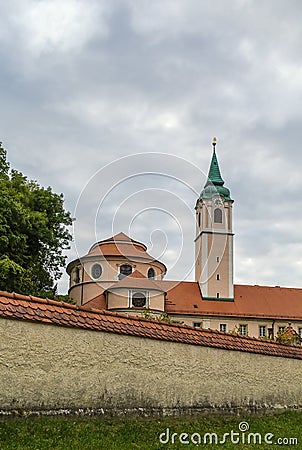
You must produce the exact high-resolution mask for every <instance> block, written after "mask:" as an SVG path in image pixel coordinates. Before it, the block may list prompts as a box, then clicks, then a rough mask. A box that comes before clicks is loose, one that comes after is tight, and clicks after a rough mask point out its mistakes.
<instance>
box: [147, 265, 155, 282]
mask: <svg viewBox="0 0 302 450" xmlns="http://www.w3.org/2000/svg"><path fill="white" fill-rule="evenodd" d="M154 277H155V272H154V269H153V268H152V267H150V269H149V270H148V278H150V279H151V280H154Z"/></svg>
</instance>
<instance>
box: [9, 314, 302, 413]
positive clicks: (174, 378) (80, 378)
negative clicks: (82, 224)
mask: <svg viewBox="0 0 302 450" xmlns="http://www.w3.org/2000/svg"><path fill="white" fill-rule="evenodd" d="M0 335H1V340H0V409H2V410H9V409H30V410H33V409H54V408H85V407H88V408H103V409H105V410H111V409H112V410H113V412H117V411H122V410H125V409H127V410H129V409H136V408H144V409H146V411H148V412H152V411H154V408H155V409H158V410H159V411H162V410H165V409H166V411H172V410H173V409H174V408H175V409H176V410H178V411H182V412H186V411H189V410H190V409H198V408H211V407H220V408H222V407H230V406H233V407H242V408H247V409H248V407H249V408H253V407H255V406H258V407H264V406H265V405H266V407H281V406H282V407H284V406H294V405H302V385H301V373H302V360H296V359H287V358H280V357H272V356H265V355H258V354H252V353H242V352H237V351H228V350H222V349H214V348H207V347H201V346H197V345H196V346H194V345H187V344H182V343H174V342H166V341H159V340H154V339H147V338H140V337H134V336H125V335H119V334H114V333H106V332H95V331H86V330H83V329H76V328H68V327H61V326H54V325H48V324H40V323H32V322H28V321H17V320H8V319H0ZM248 405H249V406H248ZM253 405H254V406H253Z"/></svg>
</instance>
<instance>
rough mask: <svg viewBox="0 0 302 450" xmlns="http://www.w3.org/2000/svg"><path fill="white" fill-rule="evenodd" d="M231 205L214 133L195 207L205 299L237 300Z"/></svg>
mask: <svg viewBox="0 0 302 450" xmlns="http://www.w3.org/2000/svg"><path fill="white" fill-rule="evenodd" d="M232 205H233V200H232V199H231V197H230V191H229V189H228V188H226V187H224V181H223V179H222V177H221V174H220V170H219V165H218V160H217V156H216V138H215V137H214V139H213V155H212V161H211V165H210V169H209V174H208V179H207V182H206V184H205V186H204V188H203V190H202V192H201V194H200V197H199V198H198V200H197V202H196V207H195V210H196V238H195V280H196V281H198V282H199V285H200V288H201V292H202V297H203V298H204V299H208V300H218V301H219V300H220V301H223V300H226V301H233V300H234V281H233V236H234V235H233V231H232Z"/></svg>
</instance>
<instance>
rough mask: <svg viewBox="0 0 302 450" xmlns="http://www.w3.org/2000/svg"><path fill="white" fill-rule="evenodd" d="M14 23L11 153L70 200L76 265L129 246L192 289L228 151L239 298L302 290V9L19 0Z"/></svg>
mask: <svg viewBox="0 0 302 450" xmlns="http://www.w3.org/2000/svg"><path fill="white" fill-rule="evenodd" d="M0 21H1V24H0V56H1V71H0V77H1V78H0V89H1V108H0V140H2V141H3V145H4V147H5V148H6V149H7V151H8V159H9V160H10V162H11V165H12V167H14V168H16V169H19V170H20V171H22V172H23V173H24V174H26V175H27V176H28V177H29V178H31V179H34V180H37V181H38V182H39V183H40V184H41V185H43V186H49V185H50V186H52V188H53V190H54V191H55V192H58V193H60V192H62V193H63V194H64V197H65V206H66V208H67V209H68V210H70V211H71V213H72V215H73V216H74V217H76V221H75V228H74V244H73V247H72V249H71V250H70V251H68V252H67V255H68V261H70V260H72V259H74V258H75V257H77V256H78V255H83V254H85V253H86V252H87V251H88V249H89V247H90V246H91V245H92V244H93V243H94V242H95V241H96V240H100V239H104V238H106V237H108V236H111V235H112V234H114V233H118V232H119V231H124V232H125V233H126V234H130V235H131V237H133V238H135V239H138V240H141V241H143V242H144V243H146V244H147V245H148V248H149V250H150V252H151V253H153V254H154V256H156V257H160V259H161V260H162V261H163V262H164V263H165V264H166V265H167V266H168V269H169V272H168V277H169V278H174V279H193V276H192V273H191V269H192V266H193V264H194V242H193V240H194V206H195V202H196V197H197V195H199V193H200V191H201V189H202V187H203V185H204V183H205V176H206V174H207V172H208V168H209V163H210V159H211V153H212V149H211V141H212V138H213V136H215V135H216V136H217V140H218V143H217V154H218V159H219V164H220V168H221V172H222V176H223V178H224V180H225V185H226V186H227V187H228V188H229V189H230V190H231V195H232V198H233V199H234V231H235V234H236V236H235V282H236V283H246V284H267V285H283V286H296V287H302V198H301V193H302V177H301V167H302V152H301V150H300V147H301V145H302V121H301V111H302V26H301V23H302V7H301V1H299V0H263V1H260V0H152V1H150V0H148V1H145V0H111V1H108V0H10V1H1V2H0ZM66 290H67V278H66V276H65V277H63V278H62V281H61V282H60V291H61V292H62V293H64V292H66Z"/></svg>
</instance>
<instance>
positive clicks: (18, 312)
mask: <svg viewBox="0 0 302 450" xmlns="http://www.w3.org/2000/svg"><path fill="white" fill-rule="evenodd" d="M45 306H46V309H45ZM0 317H3V318H9V319H11V318H13V319H18V320H28V321H31V322H33V321H36V322H42V323H47V324H54V325H60V326H69V327H76V328H85V329H91V330H98V331H100V330H103V331H107V332H113V333H119V334H125V335H128V336H142V337H146V338H152V339H160V340H165V341H172V342H182V343H188V344H194V345H200V346H205V347H214V348H221V349H227V350H234V351H242V352H251V353H259V354H265V355H273V356H282V357H286V358H296V359H302V348H301V347H297V346H288V345H283V344H278V343H276V342H274V341H272V342H271V341H261V340H259V339H255V338H250V337H246V336H238V335H232V334H228V333H225V332H219V331H213V330H196V329H194V328H191V327H188V326H184V325H179V324H170V323H165V322H157V321H149V320H147V319H144V318H139V317H134V316H133V317H132V316H125V315H119V314H116V313H112V312H109V311H104V310H96V309H91V310H88V309H86V308H85V309H83V308H78V307H76V306H74V305H69V304H67V303H66V304H64V303H59V302H55V301H53V300H52V301H50V300H44V299H39V298H36V297H35V298H33V297H32V298H31V297H26V296H24V295H22V296H21V295H20V297H19V296H18V294H9V293H7V292H0Z"/></svg>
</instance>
